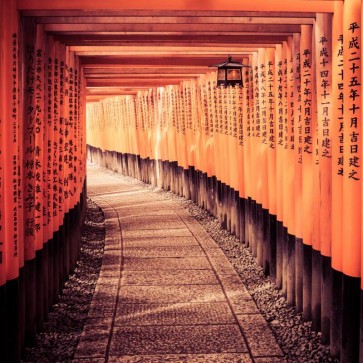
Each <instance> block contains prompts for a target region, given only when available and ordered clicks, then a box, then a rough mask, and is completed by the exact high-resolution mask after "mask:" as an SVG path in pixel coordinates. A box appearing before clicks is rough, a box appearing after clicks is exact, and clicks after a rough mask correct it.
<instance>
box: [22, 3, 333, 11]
mask: <svg viewBox="0 0 363 363" xmlns="http://www.w3.org/2000/svg"><path fill="white" fill-rule="evenodd" d="M17 7H18V9H20V10H56V9H59V10H67V9H75V10H80V9H94V10H97V9H104V10H116V9H120V10H124V9H149V10H152V9H155V10H236V11H281V10H284V11H294V12H296V11H299V12H333V10H334V1H322V0H320V1H319V0H309V1H306V0H294V1H286V0H254V1H240V0H229V1H225V0H209V1H195V0H173V1H165V0H133V1H128V0H92V1H89V0H72V1H64V0H50V1H49V0H48V1H45V0H18V1H17Z"/></svg>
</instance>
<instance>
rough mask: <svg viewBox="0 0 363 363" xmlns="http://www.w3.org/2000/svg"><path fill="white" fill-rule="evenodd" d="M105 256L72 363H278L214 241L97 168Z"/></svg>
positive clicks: (95, 190) (172, 206)
mask: <svg viewBox="0 0 363 363" xmlns="http://www.w3.org/2000/svg"><path fill="white" fill-rule="evenodd" d="M88 193H89V194H88V195H89V196H90V197H91V198H92V199H93V200H94V201H95V202H96V203H97V204H98V205H99V206H100V207H101V208H102V210H103V212H104V215H105V225H106V242H105V243H106V244H105V254H104V257H103V263H102V268H101V273H100V277H99V280H98V283H97V287H96V291H95V294H94V297H93V302H92V304H91V308H90V311H89V314H88V319H87V322H86V325H85V328H84V331H83V333H82V336H81V340H80V342H79V345H78V347H77V351H76V354H75V359H74V361H75V362H123V363H126V362H127V363H136V362H137V363H141V362H142V363H157V362H175V363H182V362H183V363H184V362H188V363H212V362H225V363H237V362H239V363H248V362H254V363H279V362H285V361H284V358H283V354H282V352H281V350H280V348H279V346H278V344H277V343H276V340H275V337H274V336H273V334H272V332H271V330H270V328H269V327H268V325H267V323H266V321H265V320H264V318H263V317H262V315H261V314H260V313H259V311H258V309H257V307H256V305H255V303H254V301H253V300H252V298H251V296H250V295H249V293H248V292H247V290H246V288H245V286H244V285H243V283H242V282H241V280H240V278H239V276H238V275H237V273H236V272H235V271H234V269H233V267H232V266H231V264H230V263H229V261H228V259H227V258H226V257H225V255H224V254H223V252H222V251H221V249H220V248H219V247H218V245H217V244H216V243H215V242H214V241H213V240H212V238H211V237H210V236H209V235H208V233H207V232H206V231H205V230H204V228H203V227H202V226H201V225H200V224H199V223H198V222H197V221H196V220H195V219H194V218H193V217H192V216H191V215H190V214H189V213H188V212H187V211H186V210H184V209H183V208H182V207H181V206H179V205H177V204H176V203H175V202H172V201H166V200H161V199H160V198H159V197H158V196H157V194H156V193H152V192H149V191H146V190H145V189H143V188H141V187H138V186H137V185H132V184H125V183H124V182H123V181H121V180H120V178H119V177H118V176H117V175H114V176H113V175H111V174H110V173H105V172H103V171H102V170H101V169H98V168H96V167H89V170H88Z"/></svg>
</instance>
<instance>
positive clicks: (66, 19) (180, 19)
mask: <svg viewBox="0 0 363 363" xmlns="http://www.w3.org/2000/svg"><path fill="white" fill-rule="evenodd" d="M314 20H315V18H300V17H285V18H275V17H270V16H268V17H267V16H266V17H263V16H258V17H250V16H249V17H246V16H233V17H226V16H112V15H108V16H84V17H77V16H58V17H54V16H47V17H40V18H37V23H40V24H184V25H187V24H224V25H226V24H280V25H281V24H313V23H314Z"/></svg>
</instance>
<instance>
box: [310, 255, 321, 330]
mask: <svg viewBox="0 0 363 363" xmlns="http://www.w3.org/2000/svg"><path fill="white" fill-rule="evenodd" d="M311 268H312V273H311V275H312V276H311V277H312V280H311V284H312V285H311V315H312V323H313V324H312V328H313V330H315V331H320V330H321V275H322V268H323V261H322V255H321V254H320V251H316V250H314V249H313V250H312V264H311Z"/></svg>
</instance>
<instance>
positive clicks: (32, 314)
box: [24, 258, 37, 344]
mask: <svg viewBox="0 0 363 363" xmlns="http://www.w3.org/2000/svg"><path fill="white" fill-rule="evenodd" d="M24 277H25V299H26V300H25V344H33V343H34V341H35V334H36V331H35V321H36V289H37V286H36V260H35V258H33V259H32V260H29V261H25V264H24Z"/></svg>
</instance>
